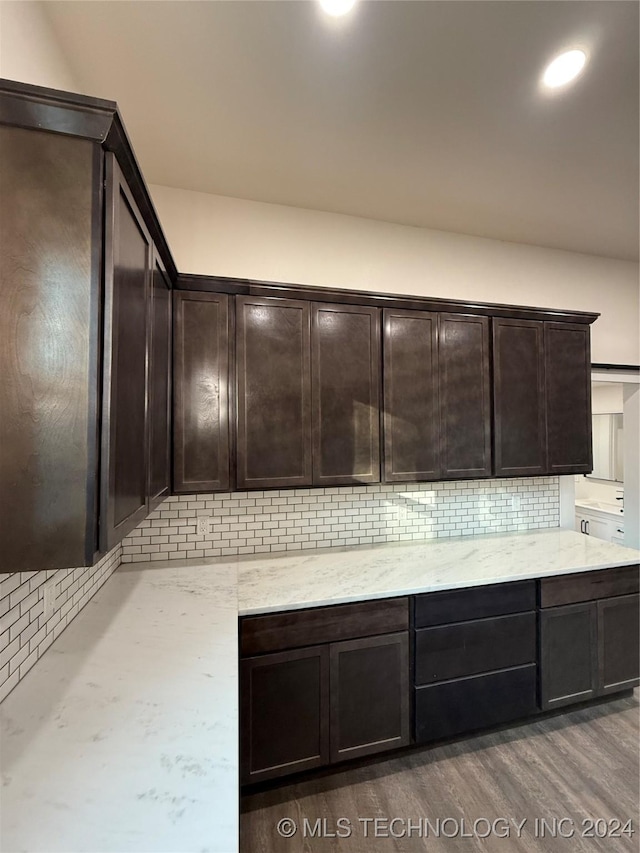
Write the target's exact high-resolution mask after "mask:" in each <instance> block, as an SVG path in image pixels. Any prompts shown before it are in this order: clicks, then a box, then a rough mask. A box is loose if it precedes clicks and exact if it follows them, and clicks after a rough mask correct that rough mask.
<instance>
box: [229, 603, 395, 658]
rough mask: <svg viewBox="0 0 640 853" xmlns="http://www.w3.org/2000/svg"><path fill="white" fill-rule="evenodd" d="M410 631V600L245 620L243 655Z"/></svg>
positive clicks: (337, 606)
mask: <svg viewBox="0 0 640 853" xmlns="http://www.w3.org/2000/svg"><path fill="white" fill-rule="evenodd" d="M408 627H409V604H408V599H407V598H384V599H381V600H379V601H363V602H358V603H357V604H334V605H332V606H330V607H314V608H312V609H311V610H289V611H286V612H285V613H269V614H266V615H265V616H245V617H244V618H242V619H241V621H240V653H241V654H242V655H257V654H262V653H264V652H274V651H279V650H281V649H282V650H284V649H295V648H300V647H301V646H312V645H316V644H318V643H333V642H337V641H338V640H350V639H355V638H358V637H370V636H373V635H374V634H391V633H393V632H395V631H406V630H407V628H408Z"/></svg>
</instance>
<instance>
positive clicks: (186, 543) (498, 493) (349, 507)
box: [122, 477, 560, 563]
mask: <svg viewBox="0 0 640 853" xmlns="http://www.w3.org/2000/svg"><path fill="white" fill-rule="evenodd" d="M559 517H560V497H559V483H558V478H557V477H539V478H534V479H530V478H528V479H499V480H475V481H469V480H465V481H460V482H450V483H415V484H409V485H407V484H405V485H367V486H340V487H336V488H320V489H287V490H282V491H266V492H234V493H224V494H209V495H197V496H196V495H184V496H176V497H169V498H167V499H166V500H165V501H164V503H162V504H161V506H160V507H159V508H158V509H157V510H155V512H153V513H152V514H151V515H150V516H149V517H148V518H147V519H146V520H145V521H143V522H142V523H141V524H140V525H139V526H138V527H137V528H136V530H134V531H133V533H132V534H131V536H129V537H128V538H127V539H125V540H124V542H123V548H122V561H123V562H125V563H126V562H142V561H147V560H166V559H176V560H177V559H181V558H197V557H219V556H227V555H228V556H232V555H236V554H254V553H255V554H258V553H265V552H270V551H293V550H300V549H302V548H324V547H327V546H339V545H365V544H376V543H380V542H395V541H410V540H412V539H430V538H442V537H450V536H469V535H472V534H486V533H507V532H510V531H516V530H537V529H540V528H545V527H558V525H559ZM203 519H205V520H206V519H210V523H208V522H206V521H205V525H206V526H208V527H209V530H208V532H199V530H198V521H199V520H201V521H202V520H203Z"/></svg>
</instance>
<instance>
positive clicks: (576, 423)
mask: <svg viewBox="0 0 640 853" xmlns="http://www.w3.org/2000/svg"><path fill="white" fill-rule="evenodd" d="M544 325H545V329H544V336H545V375H546V388H547V447H548V454H549V472H550V473H552V474H584V473H588V472H589V471H591V469H592V467H593V465H592V448H591V356H590V349H589V326H582V325H574V324H571V323H552V322H545V324H544Z"/></svg>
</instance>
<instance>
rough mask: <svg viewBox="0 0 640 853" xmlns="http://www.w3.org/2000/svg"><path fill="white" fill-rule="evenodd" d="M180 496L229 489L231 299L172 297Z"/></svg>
mask: <svg viewBox="0 0 640 853" xmlns="http://www.w3.org/2000/svg"><path fill="white" fill-rule="evenodd" d="M173 311H174V327H173V334H174V339H173V353H174V358H173V370H174V374H173V376H174V378H173V382H174V414H173V418H174V454H175V455H174V482H173V488H174V491H176V492H214V491H225V490H226V489H228V488H229V482H230V477H229V297H228V296H226V295H225V294H220V293H200V292H192V291H186V290H177V291H174V303H173Z"/></svg>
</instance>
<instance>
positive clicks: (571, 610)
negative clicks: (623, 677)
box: [540, 602, 598, 711]
mask: <svg viewBox="0 0 640 853" xmlns="http://www.w3.org/2000/svg"><path fill="white" fill-rule="evenodd" d="M597 632H598V620H597V605H596V603H595V602H587V603H585V604H568V605H566V606H565V607H553V608H550V609H549V610H543V611H541V612H540V707H541V708H542V710H543V711H546V710H549V709H550V708H558V707H560V706H562V705H569V704H572V703H575V702H584V701H585V700H587V699H592V698H593V697H594V696H596V695H597V690H598V681H597V674H598V641H597Z"/></svg>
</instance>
